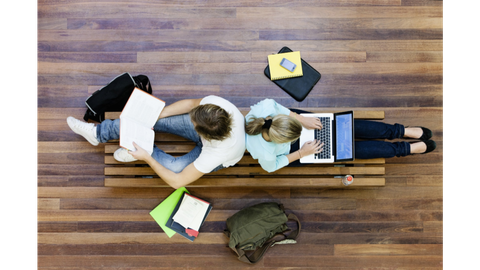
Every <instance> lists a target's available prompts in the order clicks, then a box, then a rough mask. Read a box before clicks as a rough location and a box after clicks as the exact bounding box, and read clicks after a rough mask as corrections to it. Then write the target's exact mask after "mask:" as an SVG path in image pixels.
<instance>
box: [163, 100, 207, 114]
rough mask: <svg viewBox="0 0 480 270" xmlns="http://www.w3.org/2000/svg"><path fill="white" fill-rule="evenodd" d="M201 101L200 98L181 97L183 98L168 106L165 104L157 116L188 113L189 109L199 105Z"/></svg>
mask: <svg viewBox="0 0 480 270" xmlns="http://www.w3.org/2000/svg"><path fill="white" fill-rule="evenodd" d="M201 101H202V98H199V99H183V100H179V101H177V102H174V103H172V104H170V105H168V106H165V108H163V110H162V113H160V116H159V117H158V119H160V118H165V117H169V116H173V115H179V114H185V113H188V112H190V110H192V109H193V108H195V107H197V106H198V105H200V102H201Z"/></svg>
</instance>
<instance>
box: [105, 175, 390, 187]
mask: <svg viewBox="0 0 480 270" xmlns="http://www.w3.org/2000/svg"><path fill="white" fill-rule="evenodd" d="M105 186H106V187H169V185H167V184H166V183H165V182H164V181H163V180H162V179H160V178H158V177H157V178H105ZM360 186H362V187H382V186H385V178H380V177H379V178H373V177H371V178H365V177H355V178H354V181H353V183H352V184H351V185H350V187H360ZM186 187H187V188H188V187H344V185H343V184H342V182H341V180H340V179H339V178H333V177H318V178H295V179H292V178H291V177H255V178H253V179H252V178H214V177H202V178H200V179H198V180H197V181H195V182H193V183H190V184H189V185H187V186H186Z"/></svg>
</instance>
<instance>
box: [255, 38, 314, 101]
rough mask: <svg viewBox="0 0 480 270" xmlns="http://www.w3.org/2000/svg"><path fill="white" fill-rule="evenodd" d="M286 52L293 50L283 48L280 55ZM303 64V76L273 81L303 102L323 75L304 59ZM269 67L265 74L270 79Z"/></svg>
mask: <svg viewBox="0 0 480 270" xmlns="http://www.w3.org/2000/svg"><path fill="white" fill-rule="evenodd" d="M286 52H292V50H290V48H288V47H283V48H282V49H281V50H280V51H279V52H278V53H286ZM300 59H301V58H300ZM301 63H302V65H301V66H302V73H303V76H300V77H294V78H287V79H281V80H274V81H272V82H273V83H275V84H276V85H277V86H278V87H280V88H281V89H282V90H283V91H285V92H286V93H287V94H289V95H290V96H291V97H292V98H294V99H295V100H296V101H303V100H304V99H305V98H306V97H307V95H308V94H309V93H310V91H312V89H313V87H314V86H315V84H317V82H318V81H319V80H320V78H321V74H320V73H319V72H318V71H317V70H315V69H314V68H313V67H312V66H310V65H309V64H308V63H307V62H305V61H304V60H303V59H301ZM269 66H270V65H267V67H266V68H265V70H264V71H263V73H264V74H265V76H267V77H268V78H269V79H270V67H269Z"/></svg>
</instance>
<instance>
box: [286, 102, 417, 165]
mask: <svg viewBox="0 0 480 270" xmlns="http://www.w3.org/2000/svg"><path fill="white" fill-rule="evenodd" d="M290 110H292V111H294V112H296V113H309V112H306V111H302V110H298V109H290ZM354 127H355V139H361V140H356V141H355V158H360V159H370V158H390V157H395V156H397V157H403V156H407V155H410V143H408V142H405V141H401V142H385V141H377V140H375V139H389V140H392V139H396V138H402V137H403V135H404V133H405V127H404V126H403V125H401V124H394V125H391V124H386V123H382V122H376V121H371V120H354ZM298 149H299V141H298V140H297V141H296V142H295V143H293V144H292V147H291V149H290V153H293V152H295V151H297V150H298ZM290 164H291V165H293V166H296V165H299V164H300V162H299V161H298V160H297V161H294V162H292V163H290Z"/></svg>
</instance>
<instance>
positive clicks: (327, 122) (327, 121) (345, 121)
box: [300, 111, 355, 163]
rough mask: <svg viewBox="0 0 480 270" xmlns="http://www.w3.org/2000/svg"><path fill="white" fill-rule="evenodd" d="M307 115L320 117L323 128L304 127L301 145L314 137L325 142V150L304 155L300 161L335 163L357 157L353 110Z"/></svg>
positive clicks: (306, 115)
mask: <svg viewBox="0 0 480 270" xmlns="http://www.w3.org/2000/svg"><path fill="white" fill-rule="evenodd" d="M301 115H303V116H305V117H318V118H320V121H322V125H323V128H322V129H320V130H318V129H306V128H303V129H302V133H301V134H300V147H301V146H303V144H304V143H305V142H308V141H312V140H314V139H316V140H320V142H323V143H324V146H323V151H322V152H320V153H318V154H312V155H309V156H305V157H302V158H301V159H300V163H333V162H343V161H352V160H354V159H355V134H354V133H355V130H354V120H353V111H347V112H340V113H308V114H307V113H305V114H301Z"/></svg>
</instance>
